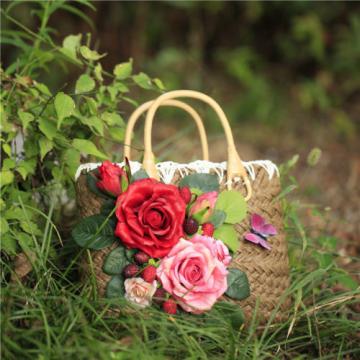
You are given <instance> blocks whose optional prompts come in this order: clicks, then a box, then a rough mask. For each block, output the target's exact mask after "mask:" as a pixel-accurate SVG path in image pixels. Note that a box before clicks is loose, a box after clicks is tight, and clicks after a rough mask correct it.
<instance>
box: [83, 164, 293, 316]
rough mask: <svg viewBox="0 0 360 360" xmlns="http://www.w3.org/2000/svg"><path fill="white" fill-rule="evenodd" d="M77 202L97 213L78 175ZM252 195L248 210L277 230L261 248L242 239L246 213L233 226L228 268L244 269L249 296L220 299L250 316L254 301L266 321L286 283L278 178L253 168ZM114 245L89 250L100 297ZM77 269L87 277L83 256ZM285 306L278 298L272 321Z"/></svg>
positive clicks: (87, 211)
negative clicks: (232, 251)
mask: <svg viewBox="0 0 360 360" xmlns="http://www.w3.org/2000/svg"><path fill="white" fill-rule="evenodd" d="M179 180H180V174H175V176H174V179H173V181H172V183H174V184H177V183H178V181H179ZM76 187H77V189H76V190H77V203H78V209H79V211H80V216H81V217H86V216H90V215H94V214H97V213H99V212H100V208H101V205H102V203H103V199H102V198H100V197H98V196H96V195H95V194H94V193H92V192H91V191H90V190H89V189H88V187H87V183H86V176H85V175H81V176H80V177H79V179H78V181H77V184H76ZM252 188H253V195H252V197H251V199H250V200H249V202H248V213H249V214H251V213H258V214H260V215H262V216H263V217H265V219H266V220H267V221H268V222H270V223H271V224H273V225H274V226H275V227H276V229H277V230H278V235H276V236H273V237H271V238H270V239H269V243H270V245H271V247H272V248H271V250H270V251H267V250H264V249H262V248H260V247H258V246H256V245H254V244H251V243H249V242H247V241H245V240H244V239H243V236H244V233H245V232H247V231H249V230H250V216H248V217H247V218H246V220H244V221H243V222H242V223H241V224H237V225H236V226H235V228H236V231H237V233H238V237H239V242H240V247H239V250H238V252H237V254H236V255H235V256H233V261H232V263H231V265H230V267H233V268H234V267H235V268H238V269H239V270H242V271H244V272H245V273H246V274H247V276H248V279H249V283H250V289H251V295H250V297H248V298H247V299H245V300H242V301H235V300H232V299H229V298H228V297H224V298H223V300H226V301H231V302H234V303H237V304H239V306H241V308H242V309H243V311H244V313H245V317H246V318H247V319H250V318H251V316H252V314H253V312H254V309H255V306H256V303H257V301H258V303H259V304H258V305H259V307H258V313H257V315H258V317H259V318H260V321H261V323H264V322H265V321H267V320H268V319H269V317H270V315H271V313H272V311H273V310H274V309H275V308H276V307H277V306H278V304H279V302H280V298H281V297H282V296H283V294H284V292H285V291H286V289H287V288H288V286H289V265H288V249H287V243H286V240H285V235H284V232H283V216H282V210H281V206H280V203H279V201H275V202H274V199H275V198H276V196H277V195H278V194H279V192H280V181H279V178H278V177H276V176H274V177H273V178H272V179H269V176H268V173H267V172H266V170H264V168H262V167H256V177H255V180H254V181H252ZM235 189H236V190H238V191H239V192H241V193H242V194H243V195H245V189H244V187H243V186H242V185H240V184H239V185H238V186H237V187H235ZM220 190H221V191H222V190H225V185H224V183H222V184H220ZM116 246H117V245H116V244H114V245H112V246H111V247H109V248H105V249H102V250H99V251H92V252H91V257H92V262H93V266H94V268H93V272H94V274H95V276H96V280H97V288H98V292H99V295H100V296H104V293H105V290H106V285H107V283H108V281H109V280H110V276H108V275H106V274H105V273H104V272H103V271H102V266H103V262H104V259H105V257H106V255H107V254H108V253H109V252H110V251H111V250H113V249H114V248H115V247H116ZM81 269H82V272H83V274H82V275H83V276H89V275H90V273H91V269H90V267H89V265H88V262H87V261H86V259H85V258H84V259H83V260H82V264H81ZM288 305H289V301H288V300H286V301H284V300H283V299H282V305H281V306H280V308H279V311H278V313H277V314H276V316H275V321H281V320H282V319H283V318H284V316H285V315H284V311H285V310H286V308H287V307H288Z"/></svg>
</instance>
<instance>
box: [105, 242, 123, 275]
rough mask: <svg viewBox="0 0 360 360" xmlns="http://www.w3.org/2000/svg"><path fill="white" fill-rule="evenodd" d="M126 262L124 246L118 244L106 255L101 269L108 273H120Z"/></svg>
mask: <svg viewBox="0 0 360 360" xmlns="http://www.w3.org/2000/svg"><path fill="white" fill-rule="evenodd" d="M128 264H129V260H128V259H127V257H126V254H125V248H124V247H123V246H121V245H120V246H118V247H117V248H116V249H114V250H113V251H111V252H110V253H109V254H108V255H107V256H106V258H105V261H104V265H103V270H104V272H105V273H106V274H108V275H120V274H121V273H122V271H123V270H124V267H125V266H126V265H128Z"/></svg>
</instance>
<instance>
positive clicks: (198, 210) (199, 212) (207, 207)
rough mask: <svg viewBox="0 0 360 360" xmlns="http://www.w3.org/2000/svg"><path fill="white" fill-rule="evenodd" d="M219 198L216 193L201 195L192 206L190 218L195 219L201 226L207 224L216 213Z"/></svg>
mask: <svg viewBox="0 0 360 360" xmlns="http://www.w3.org/2000/svg"><path fill="white" fill-rule="evenodd" d="M217 198H218V193H217V192H216V191H211V192H208V193H205V194H201V195H200V196H199V197H198V198H197V199H196V200H195V203H194V204H193V205H192V206H191V208H190V212H189V216H192V217H193V218H195V219H196V220H197V221H198V222H199V223H200V224H204V223H206V222H207V221H208V220H209V219H210V217H211V215H212V213H213V211H214V208H215V204H216V200H217Z"/></svg>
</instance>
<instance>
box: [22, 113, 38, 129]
mask: <svg viewBox="0 0 360 360" xmlns="http://www.w3.org/2000/svg"><path fill="white" fill-rule="evenodd" d="M18 116H19V118H20V121H21V124H22V126H23V128H24V130H25V129H26V128H27V126H28V125H29V124H30V123H31V122H32V121H33V120H34V119H35V117H34V115H33V114H30V113H29V112H25V111H22V110H19V111H18Z"/></svg>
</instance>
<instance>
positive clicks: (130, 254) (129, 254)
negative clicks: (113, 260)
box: [125, 248, 138, 262]
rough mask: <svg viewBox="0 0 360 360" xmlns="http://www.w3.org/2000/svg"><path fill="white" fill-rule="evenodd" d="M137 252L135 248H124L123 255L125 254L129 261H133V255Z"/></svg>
mask: <svg viewBox="0 0 360 360" xmlns="http://www.w3.org/2000/svg"><path fill="white" fill-rule="evenodd" d="M137 252H138V251H137V250H136V249H128V248H125V255H126V258H127V259H128V260H129V262H134V255H135V254H136V253H137Z"/></svg>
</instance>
